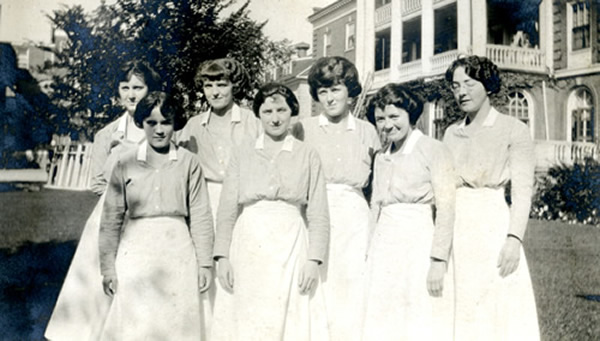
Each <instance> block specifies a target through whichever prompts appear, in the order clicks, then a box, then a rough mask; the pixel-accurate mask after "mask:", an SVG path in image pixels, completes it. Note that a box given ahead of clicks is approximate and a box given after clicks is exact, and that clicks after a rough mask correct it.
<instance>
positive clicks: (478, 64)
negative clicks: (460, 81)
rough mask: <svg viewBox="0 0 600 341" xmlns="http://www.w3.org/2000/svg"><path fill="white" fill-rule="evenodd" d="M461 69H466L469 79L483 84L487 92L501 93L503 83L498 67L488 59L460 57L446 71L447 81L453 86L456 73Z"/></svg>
mask: <svg viewBox="0 0 600 341" xmlns="http://www.w3.org/2000/svg"><path fill="white" fill-rule="evenodd" d="M459 67H463V68H465V73H466V74H467V75H468V76H469V77H471V78H473V79H475V80H477V81H479V82H481V83H482V84H483V86H484V87H485V90H486V91H488V92H489V93H492V94H495V93H498V91H500V85H501V84H502V81H501V80H500V72H499V71H498V66H496V64H494V63H493V62H492V61H491V60H489V59H488V58H486V57H480V56H459V57H458V59H456V60H455V61H454V62H453V63H452V64H451V65H450V67H448V70H446V81H448V82H449V83H451V84H452V79H453V78H454V71H456V69H457V68H459Z"/></svg>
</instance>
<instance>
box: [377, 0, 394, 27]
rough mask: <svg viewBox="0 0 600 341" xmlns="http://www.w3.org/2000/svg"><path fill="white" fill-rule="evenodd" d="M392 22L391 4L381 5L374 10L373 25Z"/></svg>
mask: <svg viewBox="0 0 600 341" xmlns="http://www.w3.org/2000/svg"><path fill="white" fill-rule="evenodd" d="M391 22H392V4H391V3H389V4H386V5H383V6H381V7H379V8H377V9H376V10H375V27H379V26H383V25H385V24H389V23H391Z"/></svg>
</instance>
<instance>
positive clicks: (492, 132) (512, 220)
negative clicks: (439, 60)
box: [444, 56, 539, 340]
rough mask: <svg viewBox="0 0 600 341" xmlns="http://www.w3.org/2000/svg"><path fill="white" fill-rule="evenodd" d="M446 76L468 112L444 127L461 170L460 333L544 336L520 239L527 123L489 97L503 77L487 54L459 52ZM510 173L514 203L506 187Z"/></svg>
mask: <svg viewBox="0 0 600 341" xmlns="http://www.w3.org/2000/svg"><path fill="white" fill-rule="evenodd" d="M446 80H447V81H448V83H449V84H450V85H451V87H452V91H453V93H454V98H455V99H456V103H457V104H458V106H459V107H460V109H461V110H462V111H463V112H464V113H465V114H466V117H465V118H464V119H462V120H460V121H458V122H456V123H454V124H452V125H451V126H450V127H448V129H447V130H446V133H445V135H444V144H445V145H446V146H448V148H449V149H450V151H451V152H452V155H453V158H454V164H455V165H456V170H457V174H458V189H457V193H456V222H455V225H454V231H455V232H454V235H455V237H454V248H453V250H454V251H453V252H454V260H455V264H456V266H455V269H456V287H457V290H456V339H457V340H539V328H538V321H537V312H536V305H535V298H534V296H533V288H532V286H531V279H530V277H529V269H528V267H527V260H526V259H525V254H524V252H523V248H522V245H521V242H522V240H523V237H524V236H525V230H526V227H527V221H528V218H529V209H530V206H531V196H532V192H533V180H534V176H533V175H534V169H535V154H534V147H533V142H532V141H531V137H530V135H529V128H528V127H527V126H526V125H525V124H524V123H522V122H521V121H519V120H518V119H516V118H513V117H510V116H508V115H503V114H501V113H500V112H498V110H496V109H495V108H493V107H492V105H491V104H490V96H492V95H493V94H495V93H497V92H498V91H499V90H500V85H501V80H500V75H499V72H498V68H497V67H496V65H494V63H492V62H491V61H490V60H489V59H487V58H485V57H478V56H468V57H464V58H460V59H457V60H456V61H454V63H452V65H451V66H450V67H449V68H448V70H447V71H446ZM509 181H510V183H511V191H510V200H511V204H510V205H508V204H507V202H506V199H505V195H504V192H505V191H504V188H505V186H506V185H507V184H508V183H509Z"/></svg>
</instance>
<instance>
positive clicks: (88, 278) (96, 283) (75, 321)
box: [44, 61, 160, 341]
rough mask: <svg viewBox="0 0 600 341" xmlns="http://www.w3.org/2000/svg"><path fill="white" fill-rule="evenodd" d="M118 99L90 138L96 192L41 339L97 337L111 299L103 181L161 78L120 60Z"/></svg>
mask: <svg viewBox="0 0 600 341" xmlns="http://www.w3.org/2000/svg"><path fill="white" fill-rule="evenodd" d="M115 87H116V89H117V95H118V99H119V103H120V105H121V106H123V107H124V108H125V112H124V113H123V115H121V116H120V117H119V118H118V119H116V120H115V121H113V122H112V123H110V124H108V125H107V126H106V127H104V128H102V129H101V130H100V131H99V132H98V133H97V134H96V135H95V137H94V144H93V147H92V159H91V161H92V162H91V174H92V179H91V184H90V188H91V190H92V191H93V192H94V193H96V194H97V195H99V196H100V200H99V201H98V203H97V204H96V206H95V208H94V210H93V212H92V214H91V215H90V217H89V218H88V220H87V222H86V224H85V227H84V228H83V232H82V234H81V238H80V239H79V244H78V245H77V250H76V251H75V254H74V256H73V260H72V261H71V265H70V267H69V271H68V273H67V276H66V277H65V280H64V282H63V286H62V289H61V291H60V295H59V297H58V299H57V301H56V306H55V307H54V311H53V313H52V316H51V318H50V321H49V322H48V326H47V328H46V333H45V335H44V336H45V337H46V338H47V339H49V340H52V341H63V340H64V341H68V340H73V341H79V340H98V338H99V337H100V332H101V331H102V325H103V323H104V320H103V319H102V317H104V316H106V314H107V312H108V309H109V307H110V302H111V299H110V298H109V297H107V296H106V295H104V294H103V292H102V285H101V281H102V277H101V275H100V271H99V269H100V263H99V258H98V231H99V228H100V216H101V214H102V207H103V204H104V195H103V194H104V193H105V191H106V183H107V181H108V179H109V178H110V172H111V171H112V168H113V166H114V164H115V162H116V159H117V157H118V155H120V154H121V153H123V152H124V151H126V150H128V149H131V148H135V146H137V145H138V143H139V142H140V141H141V140H143V139H144V136H145V135H144V132H143V130H142V129H140V128H138V127H137V126H136V125H135V124H134V122H133V114H134V112H135V108H136V106H137V104H138V102H139V101H140V100H141V99H142V98H143V97H144V96H146V94H147V93H148V91H156V90H159V89H160V76H159V75H158V73H156V72H155V71H154V70H153V69H152V68H151V67H150V66H148V65H147V63H145V62H140V61H131V62H129V63H126V64H124V66H123V67H122V68H121V69H120V74H119V75H117V77H116V83H115Z"/></svg>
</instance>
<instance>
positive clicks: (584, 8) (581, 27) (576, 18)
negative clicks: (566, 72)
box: [571, 0, 590, 51]
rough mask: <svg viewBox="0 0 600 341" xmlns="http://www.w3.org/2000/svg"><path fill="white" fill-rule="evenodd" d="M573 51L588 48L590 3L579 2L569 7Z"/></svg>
mask: <svg viewBox="0 0 600 341" xmlns="http://www.w3.org/2000/svg"><path fill="white" fill-rule="evenodd" d="M571 9H572V12H571V15H572V22H573V28H572V32H573V33H572V35H573V46H572V49H573V51H575V50H581V49H585V48H588V47H590V2H589V0H587V1H581V2H577V3H574V4H572V5H571Z"/></svg>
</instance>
